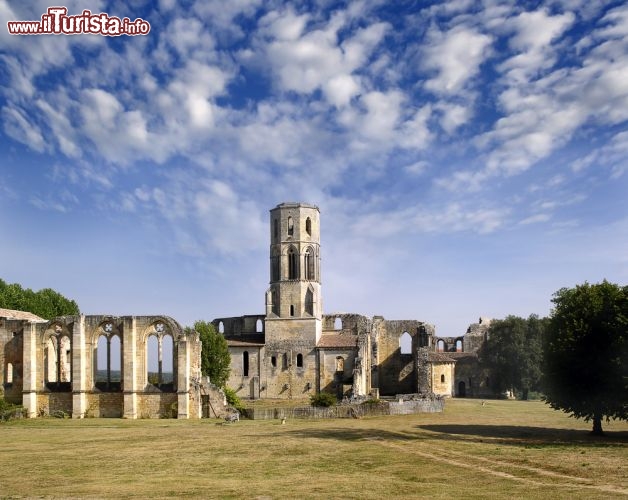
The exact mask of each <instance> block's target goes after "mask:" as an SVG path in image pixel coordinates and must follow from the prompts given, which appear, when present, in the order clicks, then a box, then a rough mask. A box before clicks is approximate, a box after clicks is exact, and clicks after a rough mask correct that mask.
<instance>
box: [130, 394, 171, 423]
mask: <svg viewBox="0 0 628 500" xmlns="http://www.w3.org/2000/svg"><path fill="white" fill-rule="evenodd" d="M137 412H138V415H139V418H176V416H177V395H176V394H175V393H165V394H140V395H138V397H137Z"/></svg>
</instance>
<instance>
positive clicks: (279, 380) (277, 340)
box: [213, 203, 477, 399]
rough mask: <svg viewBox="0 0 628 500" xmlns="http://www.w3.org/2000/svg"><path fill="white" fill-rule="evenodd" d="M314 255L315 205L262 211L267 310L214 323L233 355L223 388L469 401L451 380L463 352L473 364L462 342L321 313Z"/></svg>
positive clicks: (249, 393)
mask: <svg viewBox="0 0 628 500" xmlns="http://www.w3.org/2000/svg"><path fill="white" fill-rule="evenodd" d="M320 252H321V250H320V213H319V209H318V207H316V206H314V205H309V204H305V203H282V204H280V205H277V206H276V207H275V208H274V209H272V210H271V211H270V250H269V257H270V263H269V264H270V265H269V275H270V285H269V288H268V290H267V291H266V296H265V299H266V300H265V303H266V311H265V314H258V315H248V316H238V317H229V318H216V319H214V320H213V324H214V325H215V326H216V328H217V329H218V331H219V332H220V333H221V334H223V335H224V336H225V338H226V339H227V343H228V345H229V350H230V353H231V376H230V379H229V381H228V386H229V387H231V388H232V389H234V390H235V391H236V392H237V394H238V395H239V396H240V397H241V398H247V399H248V398H251V399H257V398H270V399H274V398H281V399H292V398H304V397H308V396H309V395H311V394H314V393H316V392H320V391H326V392H331V393H335V394H337V395H338V396H345V395H352V396H369V395H370V396H371V397H379V396H395V395H398V394H410V393H417V392H421V393H435V394H438V395H443V396H456V395H463V396H464V395H471V393H472V391H471V388H469V390H468V391H467V390H466V389H465V390H464V391H463V392H464V394H460V393H459V392H457V391H458V390H459V388H460V387H463V386H462V385H460V382H462V381H457V379H456V364H457V363H458V361H459V359H460V355H461V354H463V353H464V354H465V355H470V356H471V358H469V359H474V360H476V361H477V357H476V356H475V355H474V354H472V353H468V352H465V350H464V342H465V341H466V339H467V336H461V337H458V338H455V339H451V338H438V337H436V335H435V329H434V326H432V325H430V324H428V323H425V322H423V321H418V320H386V319H384V318H383V317H382V316H374V317H373V318H369V317H366V316H362V315H360V314H346V313H337V314H323V307H322V297H321V288H322V287H321V253H320ZM468 341H469V342H470V344H469V345H473V348H474V349H475V350H477V346H476V345H475V343H474V342H475V340H474V339H471V337H469V339H468ZM439 351H440V352H439ZM452 351H453V352H452ZM466 361H467V360H465V362H466ZM472 364H473V363H471V364H470V365H472ZM470 365H469V366H470ZM476 365H477V363H475V365H474V366H476ZM466 377H467V375H465V380H466ZM466 383H467V382H466V381H465V382H464V384H466ZM457 384H458V385H457ZM469 385H471V384H469ZM474 387H475V386H474Z"/></svg>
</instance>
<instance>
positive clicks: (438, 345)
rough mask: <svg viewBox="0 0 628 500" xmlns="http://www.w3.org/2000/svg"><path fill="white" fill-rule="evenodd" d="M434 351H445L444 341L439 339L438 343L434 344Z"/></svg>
mask: <svg viewBox="0 0 628 500" xmlns="http://www.w3.org/2000/svg"><path fill="white" fill-rule="evenodd" d="M436 350H437V351H438V352H444V351H445V341H444V340H442V339H439V340H438V342H436Z"/></svg>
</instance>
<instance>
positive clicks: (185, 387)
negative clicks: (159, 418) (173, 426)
mask: <svg viewBox="0 0 628 500" xmlns="http://www.w3.org/2000/svg"><path fill="white" fill-rule="evenodd" d="M189 390H190V350H189V346H188V341H187V339H186V340H183V339H182V340H179V341H178V342H177V408H178V410H177V418H190V396H189Z"/></svg>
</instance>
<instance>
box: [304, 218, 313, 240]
mask: <svg viewBox="0 0 628 500" xmlns="http://www.w3.org/2000/svg"><path fill="white" fill-rule="evenodd" d="M305 232H306V233H307V234H309V235H310V236H312V220H311V219H310V218H309V217H308V218H307V219H305Z"/></svg>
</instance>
